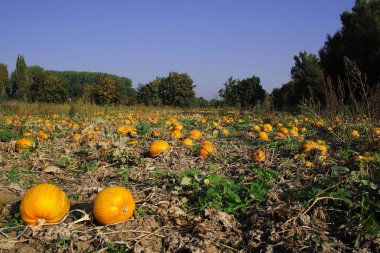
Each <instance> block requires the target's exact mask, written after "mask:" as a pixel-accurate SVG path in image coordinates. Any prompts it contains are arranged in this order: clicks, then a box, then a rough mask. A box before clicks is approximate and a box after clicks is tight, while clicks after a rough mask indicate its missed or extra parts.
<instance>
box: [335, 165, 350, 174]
mask: <svg viewBox="0 0 380 253" xmlns="http://www.w3.org/2000/svg"><path fill="white" fill-rule="evenodd" d="M331 169H332V174H333V175H334V176H336V177H337V176H339V175H341V174H345V173H348V172H350V169H349V168H347V167H343V166H333V167H331Z"/></svg>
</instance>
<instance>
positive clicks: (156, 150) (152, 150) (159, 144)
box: [149, 140, 170, 157]
mask: <svg viewBox="0 0 380 253" xmlns="http://www.w3.org/2000/svg"><path fill="white" fill-rule="evenodd" d="M169 148H170V145H169V143H167V142H166V141H162V140H158V141H155V142H153V143H152V145H150V147H149V154H150V157H157V156H159V155H160V154H161V153H163V152H165V151H167V150H169Z"/></svg>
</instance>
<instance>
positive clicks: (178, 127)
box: [174, 124, 183, 131]
mask: <svg viewBox="0 0 380 253" xmlns="http://www.w3.org/2000/svg"><path fill="white" fill-rule="evenodd" d="M182 129H183V126H182V125H180V124H178V125H175V126H174V130H178V131H182Z"/></svg>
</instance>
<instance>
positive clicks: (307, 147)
mask: <svg viewBox="0 0 380 253" xmlns="http://www.w3.org/2000/svg"><path fill="white" fill-rule="evenodd" d="M318 147H319V144H318V143H316V142H315V141H310V140H309V141H305V143H304V144H302V146H301V150H300V153H302V154H303V153H308V152H310V151H311V150H312V149H317V148H318Z"/></svg>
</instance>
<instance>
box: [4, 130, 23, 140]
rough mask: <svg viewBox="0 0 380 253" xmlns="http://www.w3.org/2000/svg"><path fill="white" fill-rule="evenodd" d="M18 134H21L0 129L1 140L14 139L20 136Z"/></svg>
mask: <svg viewBox="0 0 380 253" xmlns="http://www.w3.org/2000/svg"><path fill="white" fill-rule="evenodd" d="M20 136H21V135H20V134H19V133H15V132H11V131H9V130H7V129H2V130H0V141H1V142H8V141H10V140H15V139H18V138H20Z"/></svg>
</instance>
